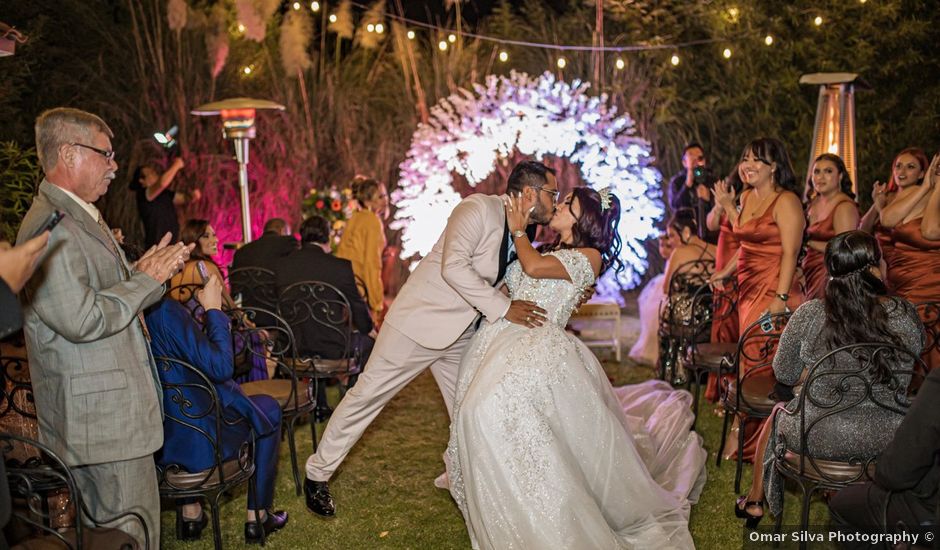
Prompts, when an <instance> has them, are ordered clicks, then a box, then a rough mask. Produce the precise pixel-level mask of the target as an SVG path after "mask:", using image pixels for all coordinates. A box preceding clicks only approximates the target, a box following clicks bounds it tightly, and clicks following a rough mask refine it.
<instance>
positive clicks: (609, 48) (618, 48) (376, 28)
mask: <svg viewBox="0 0 940 550" xmlns="http://www.w3.org/2000/svg"><path fill="white" fill-rule="evenodd" d="M857 1H858V3H859V4H865V3H866V2H867V0H857ZM350 4H351V5H352V6H355V7H357V8H360V9H369V6H367V5H365V4H362V3H359V2H350ZM290 8H291V9H293V10H295V11H299V10H302V9H309V10H310V11H311V12H313V13H320V12H321V10H323V9H324V5H323V4H321V3H320V2H319V1H317V0H313V1H312V2H310V3H309V4H307V3H303V2H300V1H295V2H293V3H292V4H291V6H290ZM726 14H727V16H728V18H729V19H730V20H731V21H732V22H737V20H738V18H739V17H740V16H741V11H740V9H739V8H736V7H729V8H727V9H726ZM384 16H385V17H388V18H389V19H392V20H394V21H397V22H399V23H401V24H403V25H405V27H406V28H407V32H406V34H405V35H406V37H407V38H408V40H415V39H417V37H418V35H417V33H416V32H415V30H414V28H419V29H425V30H428V31H430V32H431V33H433V34H434V35H436V36H437V37H438V38H439V39H438V38H432V40H431V42H432V43H433V42H434V40H437V49H438V50H440V51H441V52H446V51H448V50H449V49H450V48H451V47H452V45H454V44H456V42H457V39H458V34H459V35H460V36H461V37H466V38H472V39H476V40H481V41H486V42H492V43H494V44H496V45H498V46H500V49H499V52H498V54H497V56H496V57H497V59H498V60H499V61H500V63H508V62H509V57H510V56H509V51H508V49H506V48H507V47H510V46H515V47H526V48H537V49H543V50H551V51H557V52H560V53H559V55H558V56H557V57H556V58H555V66H556V67H557V68H558V69H564V68H565V67H567V66H568V62H569V61H568V58H567V57H566V56H565V55H564V52H568V51H575V52H604V53H625V52H639V51H653V50H671V51H672V54H671V55H670V57H669V63H670V64H671V65H672V66H674V67H675V66H678V65H679V64H680V63H681V62H682V57H681V56H680V55H679V51H680V50H682V49H683V48H688V47H692V46H702V45H707V44H715V43H722V42H723V43H726V46H725V47H724V48H723V49H722V50H721V57H722V58H724V59H726V60H730V59H731V58H732V57H733V56H734V50H733V49H732V47H731V45H730V43H733V42H735V41H737V40H742V39H747V38H756V37H759V36H760V34H756V35H755V34H753V33H742V34H739V35H737V36H734V37H730V38H712V39H704V40H693V41H688V42H680V43H674V44H634V45H591V46H588V45H566V44H551V43H542V42H529V41H523V40H512V39H507V38H499V37H494V36H487V35H483V34H478V33H473V32H466V31H456V30H453V29H447V28H441V27H439V26H436V25H432V24H430V23H425V22H423V21H418V20H415V19H409V18H407V17H404V16H403V15H398V14H394V13H388V12H386V13H385V14H384ZM811 16H812V19H810V22H811V24H812V25H813V26H815V27H821V26H822V25H823V24H824V23H825V19H824V18H823V16H822V14H819V13H816V14H811ZM326 19H327V21H328V24H329V25H330V26H332V25H335V24H336V23H337V21H338V16H337V14H336V13H330V14H329V15H328V16H327V18H326ZM408 27H414V28H408ZM238 30H239V32H244V31H245V27H244V25H242V24H241V23H239V24H238ZM366 32H368V33H376V34H379V35H382V34H385V33H386V32H388V28H387V27H386V26H385V24H383V23H368V24H367V25H366ZM762 38H763V43H764V45H765V46H767V47H771V46H773V45H774V43H775V42H776V39H775V38H774V36H773V34H770V33H767V34H764V35H763V37H762ZM613 65H614V68H615V69H616V70H618V71H621V70H624V69H625V68H626V67H627V61H626V60H625V59H624V58H623V57H622V56H617V57H616V58H615V59H614V64H613ZM253 70H254V68H253V67H252V66H245V67H243V68H242V72H243V74H245V75H250V74H251V73H252V71H253Z"/></svg>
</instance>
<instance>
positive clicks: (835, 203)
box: [802, 153, 858, 300]
mask: <svg viewBox="0 0 940 550" xmlns="http://www.w3.org/2000/svg"><path fill="white" fill-rule="evenodd" d="M807 186H808V187H810V192H809V201H808V203H807V206H806V218H807V220H808V221H809V228H808V229H807V237H808V241H807V243H806V255H805V256H803V264H802V268H803V277H804V279H805V281H806V284H805V286H804V287H803V293H804V294H805V295H806V299H807V300H812V299H813V298H819V299H822V297H823V292H824V291H825V289H826V281H828V280H829V273H827V272H826V264H825V261H824V259H823V254H824V253H825V251H826V243H828V242H829V239H831V238H833V237H835V236H836V235H838V234H839V233H844V232H846V231H852V230H854V229H855V228H857V227H858V205H856V204H855V193H853V192H852V180H851V179H850V178H849V173H848V170H847V169H846V167H845V162H844V161H843V160H842V158H840V157H839V156H838V155H833V154H831V153H823V154H821V155H819V156H818V157H816V160H815V161H813V167H812V172H811V176H810V181H809V182H807Z"/></svg>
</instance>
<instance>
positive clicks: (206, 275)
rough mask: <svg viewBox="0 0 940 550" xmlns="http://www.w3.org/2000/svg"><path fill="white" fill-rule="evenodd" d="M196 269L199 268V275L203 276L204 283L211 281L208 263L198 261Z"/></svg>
mask: <svg viewBox="0 0 940 550" xmlns="http://www.w3.org/2000/svg"><path fill="white" fill-rule="evenodd" d="M196 269H197V270H199V275H201V276H202V282H203V284H205V283H207V282H209V270H208V269H206V263H205V262H203V261H202V260H199V261H198V262H196Z"/></svg>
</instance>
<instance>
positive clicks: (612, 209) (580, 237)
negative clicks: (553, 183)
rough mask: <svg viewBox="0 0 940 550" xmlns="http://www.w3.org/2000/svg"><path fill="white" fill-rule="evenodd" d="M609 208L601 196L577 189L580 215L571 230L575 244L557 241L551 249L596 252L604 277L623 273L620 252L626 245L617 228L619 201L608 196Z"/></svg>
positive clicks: (588, 188) (590, 190)
mask: <svg viewBox="0 0 940 550" xmlns="http://www.w3.org/2000/svg"><path fill="white" fill-rule="evenodd" d="M608 197H609V198H610V206H608V207H606V208H602V206H601V194H600V193H598V192H597V191H596V190H594V189H592V188H590V187H575V188H574V189H572V190H571V200H572V201H573V200H574V199H578V203H579V204H580V205H581V215H580V216H579V217H578V218H577V219H578V221H577V223H575V224H574V227H572V228H571V236H572V243H571V244H570V245H569V244H564V243H562V242H561V240H560V239H561V238H560V237H559V239H557V240H556V241H555V243H554V244H553V245H552V248H556V249H557V248H593V249H595V250H597V251H598V252H600V253H601V274H603V273H604V272H605V271H607V270H608V269H610V268H611V267H613V268H614V271H615V272H617V273H619V272H621V271H623V262H622V261H621V260H620V249H621V248H622V246H623V244H622V242H621V240H620V232H619V231H618V230H617V226H618V225H619V224H620V199H618V198H617V197H616V196H615V195H614V194H613V193H608Z"/></svg>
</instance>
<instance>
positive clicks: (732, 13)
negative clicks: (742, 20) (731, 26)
mask: <svg viewBox="0 0 940 550" xmlns="http://www.w3.org/2000/svg"><path fill="white" fill-rule="evenodd" d="M739 15H741V10H739V9H738V8H728V16H729V17H730V18H731V22H732V23H737V22H738V16H739Z"/></svg>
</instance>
